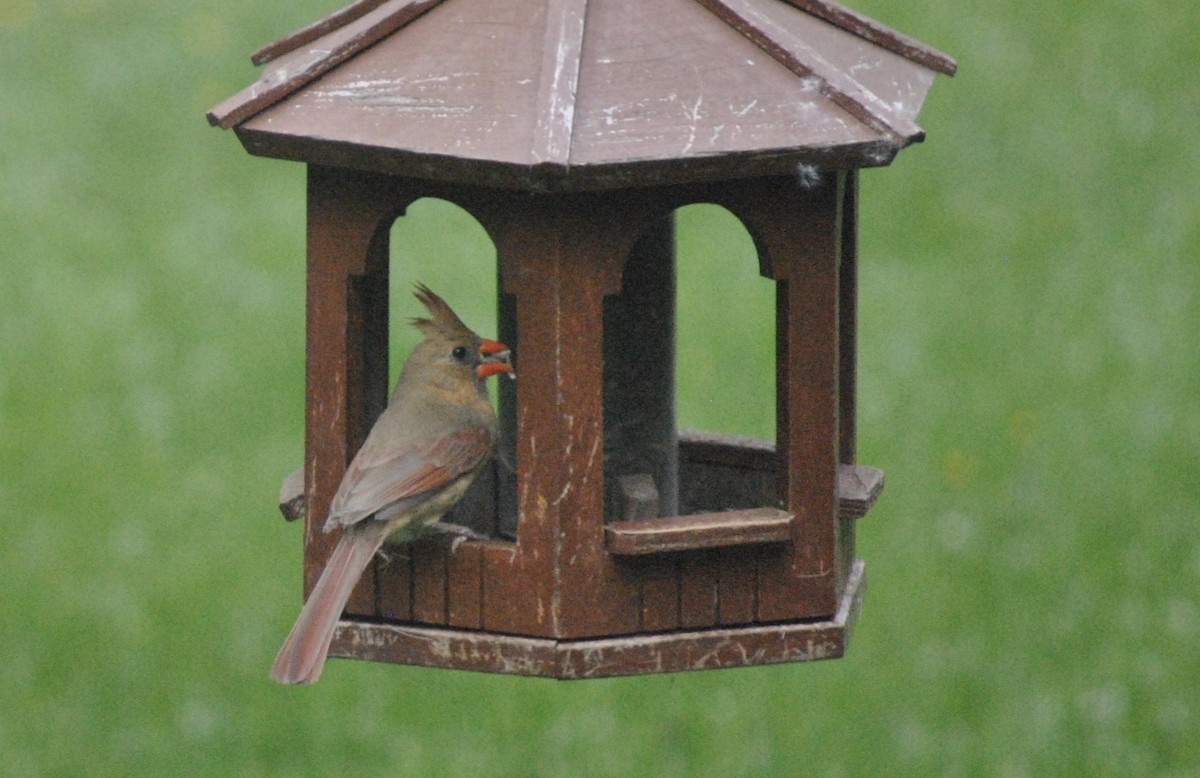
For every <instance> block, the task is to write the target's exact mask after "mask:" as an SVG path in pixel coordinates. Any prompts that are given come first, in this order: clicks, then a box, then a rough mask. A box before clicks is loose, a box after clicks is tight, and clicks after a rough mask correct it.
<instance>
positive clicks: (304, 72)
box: [208, 0, 442, 129]
mask: <svg viewBox="0 0 1200 778" xmlns="http://www.w3.org/2000/svg"><path fill="white" fill-rule="evenodd" d="M440 2H442V0H387V2H384V3H383V4H382V5H380V6H379V7H377V8H375V9H373V10H371V11H369V12H368V13H366V14H364V15H362V16H360V17H359V18H357V19H355V20H354V21H352V22H350V23H348V24H346V25H344V26H342V27H338V28H336V29H334V30H333V31H332V32H330V33H329V34H328V35H326V36H324V37H323V38H322V40H321V47H320V48H316V47H313V48H310V49H307V50H302V49H295V50H293V51H291V52H290V53H288V54H285V55H283V56H281V57H279V58H278V59H276V60H275V62H274V64H273V65H272V66H271V67H269V68H268V69H267V71H266V72H265V73H264V74H263V76H262V77H261V78H260V79H259V80H258V81H256V82H255V83H253V84H251V85H250V86H248V87H246V88H245V89H243V90H242V91H241V92H238V93H237V94H236V95H234V96H233V97H231V98H229V99H228V100H226V101H224V102H223V103H221V104H220V105H218V106H216V107H215V108H213V109H212V110H211V111H209V112H208V121H209V123H210V124H213V125H215V126H218V127H222V128H225V129H228V128H229V127H232V126H233V125H235V124H238V123H239V122H243V121H245V120H246V119H249V118H250V117H251V116H253V115H254V114H256V113H258V112H259V111H261V110H263V109H264V108H267V107H268V106H271V105H274V104H275V103H277V102H279V101H280V100H282V99H284V98H285V97H287V96H288V95H290V94H292V93H293V92H295V91H296V90H297V89H300V88H301V87H303V86H305V85H306V84H308V83H310V82H312V81H314V80H315V79H317V78H319V77H320V76H322V75H324V74H325V73H328V72H329V71H330V70H332V69H333V68H335V67H337V66H338V65H340V64H342V63H343V62H345V61H346V60H348V59H350V58H351V57H353V56H354V55H356V54H358V53H359V52H361V51H363V50H365V49H366V48H368V47H370V46H371V45H372V44H374V43H377V42H378V41H380V40H382V39H383V38H386V37H387V36H389V35H391V34H392V33H394V32H396V30H399V29H400V28H401V27H404V26H405V25H407V24H408V23H409V22H411V21H413V20H414V19H416V18H417V17H418V16H420V15H421V14H423V13H425V12H426V11H428V10H429V9H430V8H432V7H433V6H435V5H437V4H438V3H440Z"/></svg>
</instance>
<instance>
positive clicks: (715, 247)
mask: <svg viewBox="0 0 1200 778" xmlns="http://www.w3.org/2000/svg"><path fill="white" fill-rule="evenodd" d="M675 254H676V257H677V260H676V261H677V265H678V282H677V292H676V299H677V304H676V306H677V309H678V314H677V322H678V324H677V333H676V342H677V344H678V345H677V349H676V356H675V361H676V365H677V389H676V393H675V403H676V409H677V418H678V420H679V427H680V429H700V430H711V431H714V432H720V433H723V434H726V435H748V436H752V437H756V438H764V439H770V438H774V436H775V320H774V305H775V284H774V283H773V282H772V281H771V280H770V279H766V278H763V277H762V276H761V275H760V274H759V257H758V250H757V248H756V247H755V245H754V241H753V240H752V239H751V237H750V233H749V232H747V231H746V228H745V227H744V226H743V225H742V222H741V221H740V220H739V219H738V218H737V217H736V216H734V215H733V214H732V213H730V212H729V211H728V210H727V209H725V208H723V207H722V206H719V205H713V204H710V203H697V204H695V205H686V206H684V207H682V208H680V209H678V210H677V211H676V212H675Z"/></svg>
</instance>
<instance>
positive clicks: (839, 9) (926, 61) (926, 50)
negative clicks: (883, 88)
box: [780, 0, 958, 76]
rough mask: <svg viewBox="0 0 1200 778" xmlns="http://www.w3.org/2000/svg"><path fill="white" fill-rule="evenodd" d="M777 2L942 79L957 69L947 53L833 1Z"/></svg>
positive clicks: (796, 0)
mask: <svg viewBox="0 0 1200 778" xmlns="http://www.w3.org/2000/svg"><path fill="white" fill-rule="evenodd" d="M780 1H781V2H784V3H787V4H788V5H790V6H793V7H795V8H799V9H800V10H801V11H804V12H806V13H809V14H812V15H813V16H815V17H817V18H818V19H821V20H822V21H826V22H829V23H830V24H832V25H834V26H835V27H839V28H841V29H843V30H845V31H846V32H849V33H852V34H854V35H857V36H858V37H860V38H862V39H863V40H865V41H867V42H868V43H873V44H875V45H876V46H879V47H880V48H882V49H887V50H888V51H890V52H892V53H893V54H899V55H900V56H902V57H904V58H905V59H908V60H910V61H912V62H915V63H917V64H918V65H922V66H924V67H927V68H929V69H930V70H934V71H937V72H938V73H941V74H943V75H946V76H953V75H954V73H955V71H957V70H958V63H957V62H955V61H954V58H953V57H951V56H950V55H949V54H945V53H943V52H941V51H938V50H937V49H935V48H933V47H932V46H926V45H925V44H924V43H921V42H920V41H919V40H917V39H916V38H910V37H909V36H907V35H905V34H904V33H902V32H899V31H898V30H895V29H893V28H891V27H888V26H887V25H885V24H880V23H879V22H877V21H875V20H874V19H872V18H870V17H869V16H863V15H862V14H860V13H858V12H857V11H855V10H853V9H851V8H847V7H846V6H844V5H841V4H839V3H835V2H833V0H780Z"/></svg>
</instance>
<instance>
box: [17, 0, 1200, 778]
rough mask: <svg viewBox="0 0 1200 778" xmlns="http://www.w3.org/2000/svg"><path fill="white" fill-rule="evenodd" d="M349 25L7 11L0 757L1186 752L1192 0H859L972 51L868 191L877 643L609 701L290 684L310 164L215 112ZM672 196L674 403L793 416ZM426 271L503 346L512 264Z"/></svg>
mask: <svg viewBox="0 0 1200 778" xmlns="http://www.w3.org/2000/svg"><path fill="white" fill-rule="evenodd" d="M329 8H330V6H329V5H328V4H326V3H322V2H316V0H305V2H302V3H296V4H287V3H283V2H262V3H253V4H235V3H231V2H222V3H219V4H212V3H210V4H207V5H192V6H188V7H180V6H172V5H154V4H151V5H146V4H135V3H133V2H129V0H70V1H68V0H63V1H61V2H45V3H33V2H28V1H14V2H8V3H6V4H5V5H4V6H3V7H2V8H0V73H3V74H4V75H3V76H0V114H2V117H3V123H2V125H0V126H2V127H3V132H4V143H3V144H0V171H2V175H0V203H2V207H0V234H2V235H3V236H4V239H3V241H2V243H0V246H2V247H3V248H2V249H0V251H2V259H0V311H2V313H0V504H3V505H4V506H5V508H4V517H5V520H4V523H3V527H4V530H5V538H4V542H3V543H0V566H2V567H0V569H2V570H3V578H2V580H3V589H2V594H0V699H2V700H3V701H4V704H3V707H2V708H0V755H2V759H3V764H4V767H3V770H2V772H5V773H6V774H12V775H37V774H59V775H81V774H88V775H124V774H129V773H132V772H136V773H138V774H142V773H147V772H148V773H151V774H161V775H176V774H179V775H185V774H198V775H228V774H237V775H295V774H324V773H332V772H352V771H353V772H359V773H365V774H372V773H382V774H413V775H418V774H419V775H461V774H465V773H475V774H501V775H527V774H534V773H536V774H544V775H615V774H634V773H637V774H654V775H667V776H670V775H722V776H724V775H771V774H774V775H791V774H797V773H811V774H816V775H874V774H884V775H888V774H899V775H927V774H942V775H993V774H996V775H1046V774H1057V775H1189V774H1195V773H1196V772H1197V771H1200V741H1198V740H1197V738H1196V737H1195V735H1194V733H1195V731H1197V729H1198V728H1200V702H1198V701H1197V695H1196V692H1197V690H1198V689H1200V662H1197V661H1196V649H1195V647H1196V645H1197V643H1198V642H1200V543H1198V542H1197V540H1196V514H1197V511H1196V507H1195V501H1196V498H1197V496H1198V495H1200V489H1198V488H1197V483H1196V480H1197V475H1196V465H1195V462H1196V456H1195V451H1196V449H1197V447H1198V444H1200V413H1198V412H1197V404H1196V399H1195V398H1196V397H1197V396H1200V385H1198V384H1200V364H1198V358H1197V348H1196V342H1197V335H1198V334H1200V332H1198V330H1200V328H1198V326H1197V315H1196V313H1195V312H1194V310H1195V307H1196V303H1197V291H1198V290H1200V278H1198V275H1200V270H1198V269H1197V263H1196V261H1195V258H1196V257H1197V255H1200V227H1198V225H1200V198H1198V197H1197V191H1196V189H1197V187H1196V181H1197V180H1198V178H1200V144H1197V143H1196V141H1197V133H1196V130H1195V125H1194V123H1195V119H1196V117H1197V116H1198V115H1200V93H1197V92H1196V90H1195V89H1194V84H1193V83H1192V80H1191V79H1190V78H1189V76H1190V74H1191V73H1192V72H1193V70H1194V67H1195V61H1196V55H1197V53H1198V51H1197V46H1196V44H1195V40H1194V39H1195V35H1194V32H1195V30H1196V28H1197V26H1198V23H1200V10H1197V7H1196V6H1195V5H1193V4H1185V3H1182V2H1179V1H1178V0H1173V1H1172V2H1167V3H1160V4H1158V5H1156V6H1153V7H1149V6H1136V5H1126V4H1122V3H1117V2H1114V1H1113V0H1103V1H1102V2H1097V3H1083V2H1078V0H1072V1H1071V2H1065V3H1059V4H1055V5H1053V6H1038V7H1036V8H1034V7H1031V6H1029V5H1028V4H1023V3H1018V2H1015V0H998V2H994V3H989V4H986V6H982V7H964V6H963V5H962V4H957V3H950V2H946V1H945V0H934V1H932V2H925V3H921V4H911V3H904V2H900V0H862V2H859V3H857V4H856V8H857V9H858V10H861V11H863V12H864V13H867V14H869V15H872V16H875V17H876V18H879V19H881V20H883V21H884V22H886V23H888V24H891V25H893V26H895V27H898V28H899V29H902V30H904V31H905V32H907V33H909V34H911V35H914V36H916V37H918V38H920V39H922V40H925V41H928V42H930V43H932V44H934V45H936V46H938V47H940V48H943V49H945V50H947V51H949V52H950V53H952V54H954V55H955V56H956V57H957V58H958V60H959V62H960V66H961V72H960V74H959V75H958V76H956V77H955V78H954V79H953V80H946V79H940V80H939V82H938V83H936V84H935V85H934V89H933V91H932V94H931V96H930V99H929V101H928V103H927V106H926V108H925V110H924V112H923V114H922V116H921V124H922V126H924V127H925V128H926V129H927V130H928V131H929V140H928V142H927V143H926V144H924V145H922V146H917V147H915V148H912V149H909V150H907V151H905V152H904V153H903V154H901V156H900V157H899V159H898V160H897V162H896V163H895V164H894V165H892V166H891V167H890V168H888V169H885V170H878V171H869V172H867V173H865V174H864V176H863V180H864V193H863V234H862V240H861V257H862V300H861V314H860V315H861V319H862V322H861V324H862V341H861V343H862V354H861V419H860V429H861V441H860V457H861V459H862V460H863V461H864V462H867V463H870V464H875V465H878V466H880V467H883V468H884V469H885V470H886V472H887V474H888V492H887V493H886V494H885V496H884V498H883V500H882V501H881V502H880V504H879V505H878V507H877V508H876V509H875V510H874V511H873V512H872V513H871V515H870V517H869V518H868V520H867V521H866V523H864V524H863V526H862V528H861V530H860V545H861V548H860V554H861V556H863V557H864V558H865V559H866V560H867V563H868V570H869V574H870V578H871V589H870V592H869V594H868V598H867V602H866V607H865V609H864V614H863V619H862V621H861V623H860V625H859V628H858V630H857V632H856V633H855V642H854V645H853V646H852V648H851V652H850V654H849V656H848V657H847V658H845V659H843V660H840V661H836V662H825V663H817V664H813V665H809V666H804V665H793V666H782V667H768V668H754V669H747V670H738V671H723V672H715V673H698V674H687V675H677V676H661V677H646V678H636V679H618V680H608V681H596V682H588V683H580V684H556V683H554V682H549V681H540V680H531V679H516V678H502V677H501V678H495V677H490V676H482V675H475V674H466V673H455V672H445V671H435V670H427V669H419V668H395V667H383V666H374V665H368V664H362V663H349V662H338V663H336V664H335V665H334V666H332V667H331V668H330V670H329V672H328V673H327V674H326V676H325V678H323V679H322V681H321V683H320V684H319V685H317V686H316V687H314V688H312V689H308V690H302V691H297V690H295V689H283V688H279V687H276V686H275V685H273V684H271V683H270V682H269V681H268V680H267V678H266V669H267V666H268V665H269V663H270V660H271V658H272V656H273V655H274V652H275V650H276V648H277V645H278V642H279V640H280V639H281V638H282V636H283V634H284V632H285V631H286V629H287V627H288V625H289V624H290V622H291V620H292V618H293V617H294V615H295V610H296V607H297V605H298V601H297V588H298V576H299V570H300V564H299V537H298V533H297V531H296V529H295V528H294V527H286V526H284V524H283V523H282V522H281V521H279V520H278V517H277V516H276V514H275V509H274V505H273V503H274V498H275V491H276V488H277V486H278V483H279V480H278V479H279V478H280V477H281V476H282V475H283V474H284V473H286V472H287V471H288V470H290V469H291V468H292V467H294V466H295V465H296V463H297V462H298V461H299V458H300V456H301V446H302V430H301V425H302V420H303V419H302V415H303V414H302V409H303V354H304V344H303V318H302V314H303V310H302V309H303V289H304V279H303V263H302V255H303V170H302V167H301V166H299V165H294V164H287V163H283V162H272V161H268V160H261V159H255V158H251V157H248V156H247V155H246V154H245V153H244V152H243V151H242V150H241V149H240V147H239V146H238V145H237V143H236V141H235V140H234V138H233V137H232V136H231V135H230V134H228V133H221V132H218V131H216V130H213V129H210V128H208V127H207V126H206V125H205V123H204V121H203V112H204V111H205V110H206V109H207V108H208V107H210V106H211V105H212V104H214V103H215V102H217V101H218V100H220V99H221V98H223V97H225V96H227V95H228V94H230V93H232V92H233V91H235V90H236V89H238V88H240V87H241V86H243V85H244V84H245V83H247V82H248V81H249V80H250V79H251V78H253V76H254V73H255V71H254V70H253V69H252V68H251V67H250V66H249V64H248V63H247V59H246V55H247V53H248V52H249V51H251V50H252V49H253V48H255V47H256V46H257V45H259V44H261V43H263V42H265V41H268V40H272V39H273V38H275V37H278V36H279V35H280V34H281V33H283V32H285V31H287V30H290V29H292V28H294V27H296V26H299V25H301V24H303V23H306V22H308V21H310V20H311V19H313V18H315V17H316V16H318V15H319V14H321V13H323V12H325V11H327V10H329ZM434 211H435V212H431V214H430V215H429V216H428V217H425V216H422V217H421V219H420V221H421V222H422V224H425V219H426V218H427V219H428V220H429V222H428V224H425V226H424V227H423V229H425V230H426V231H427V233H426V234H428V235H430V236H435V237H436V236H438V235H439V234H441V235H445V234H447V232H448V231H449V230H448V229H447V226H446V224H447V223H442V222H440V221H439V220H440V219H442V218H443V217H442V216H440V215H438V214H437V213H436V209H434ZM680 221H681V232H682V234H681V238H680V241H681V244H683V246H684V250H685V257H684V259H683V260H681V273H682V275H681V291H680V295H681V300H682V301H683V306H684V307H685V308H686V311H688V312H694V311H700V312H703V315H702V316H700V317H695V316H693V315H691V314H688V315H686V316H684V317H682V320H681V325H680V326H681V360H680V361H681V382H682V383H683V384H684V388H683V396H682V398H681V416H682V417H683V419H684V422H685V423H687V424H697V425H701V426H705V427H708V428H713V429H723V430H725V431H731V432H749V433H753V434H765V433H767V432H769V430H770V427H771V420H770V415H769V414H770V412H771V408H770V402H769V400H768V401H766V402H765V403H764V402H760V401H758V400H757V399H752V401H750V402H742V403H741V404H740V407H739V403H738V398H741V397H745V396H746V393H745V392H744V391H742V389H741V386H740V384H741V382H742V381H743V380H744V381H745V384H746V385H751V384H753V385H756V386H757V385H759V382H758V381H756V380H754V379H753V378H746V377H747V376H754V375H756V374H755V373H754V372H753V371H755V370H760V371H761V370H762V368H761V367H755V362H754V360H753V359H750V360H749V361H745V362H744V361H741V360H744V359H745V358H746V357H747V355H751V356H752V355H754V354H756V353H761V334H756V333H761V332H763V331H764V330H763V328H766V329H767V330H768V331H769V326H770V325H769V322H770V315H769V311H768V310H766V309H765V307H764V306H767V305H769V299H770V295H769V289H768V291H767V292H765V293H764V292H763V291H762V290H763V289H764V288H766V287H765V285H764V284H763V282H761V281H759V280H758V279H757V278H755V277H754V275H753V269H752V267H747V262H746V261H741V260H739V261H737V262H730V261H729V256H728V255H729V254H736V253H737V252H739V251H743V250H744V248H745V246H744V243H743V236H742V235H740V234H739V233H738V231H737V228H730V227H729V226H728V222H727V221H725V220H724V219H723V217H722V216H721V214H720V212H715V213H714V212H713V211H712V210H711V209H707V210H706V209H704V208H699V209H693V210H691V211H688V212H685V213H684V214H683V215H681V217H680ZM398 229H400V228H398ZM403 229H408V228H407V227H403ZM706 246H707V247H708V249H707V250H705V247H706ZM419 262H420V260H414V263H416V264H414V265H413V266H412V268H411V270H412V278H422V279H423V280H426V281H427V282H428V283H430V284H431V285H434V287H435V288H438V289H449V288H454V292H453V293H452V294H451V293H450V292H447V295H448V296H451V297H453V302H454V303H455V304H456V305H458V306H461V307H462V308H464V309H465V310H464V317H465V318H467V319H468V321H471V322H473V323H476V324H478V325H479V326H480V327H481V328H482V324H483V323H486V321H487V318H486V317H487V316H489V315H490V313H489V312H488V311H487V307H486V305H485V304H480V303H475V305H477V306H478V307H477V308H476V309H475V310H471V307H470V306H471V305H472V303H471V302H469V301H486V300H487V299H489V297H490V294H491V291H490V290H491V289H492V288H494V287H492V286H490V285H491V284H494V280H493V279H492V278H491V277H490V275H489V274H487V273H479V274H471V275H466V274H461V273H459V274H456V273H455V272H454V270H453V267H454V266H453V265H452V264H451V262H450V261H449V260H447V261H445V262H444V263H442V262H440V260H439V259H435V258H432V257H431V258H428V259H426V260H424V262H425V263H426V264H425V265H421V264H419ZM735 265H736V268H735V267H734V266H735ZM409 280H410V279H409V278H401V279H397V281H398V282H400V283H407V282H408V281H409ZM747 299H749V300H752V301H754V302H753V303H752V304H751V305H750V306H747V307H749V308H752V309H753V310H748V311H746V312H745V315H743V312H742V311H741V310H740V308H741V307H742V305H743V301H745V300H747ZM411 313H412V310H411V308H403V307H402V308H401V309H400V315H405V316H407V315H411ZM714 322H720V324H714ZM714 332H716V333H717V334H718V335H720V337H714V336H713V333H714ZM759 374H762V373H759ZM765 375H767V376H768V380H769V373H766V374H765ZM750 396H751V397H752V398H754V397H755V396H754V395H752V394H751V395H750ZM763 396H764V397H768V398H769V392H768V393H767V394H764V395H763ZM710 400H711V401H710ZM756 411H757V412H756Z"/></svg>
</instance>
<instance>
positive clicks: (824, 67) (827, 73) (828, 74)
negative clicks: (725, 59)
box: [698, 0, 924, 145]
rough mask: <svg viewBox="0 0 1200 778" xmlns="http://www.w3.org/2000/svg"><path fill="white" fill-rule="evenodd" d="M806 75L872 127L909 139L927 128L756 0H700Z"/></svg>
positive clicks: (901, 140) (783, 62)
mask: <svg viewBox="0 0 1200 778" xmlns="http://www.w3.org/2000/svg"><path fill="white" fill-rule="evenodd" d="M698 1H699V2H700V3H701V4H702V5H704V6H705V7H707V8H708V9H709V10H711V11H712V12H713V13H714V14H716V15H718V16H719V17H720V18H721V19H723V20H725V22H727V23H728V24H729V25H730V26H732V27H734V28H735V29H737V30H738V31H739V32H741V33H742V34H743V35H745V36H746V37H747V38H748V39H749V40H751V41H753V42H754V44H755V45H757V46H758V47H759V48H761V49H762V50H763V51H765V52H766V53H768V54H770V55H771V57H772V58H774V59H775V60H776V61H777V62H779V63H780V64H781V65H783V66H784V67H786V68H787V69H788V70H790V71H792V72H793V73H795V74H796V75H797V76H799V77H800V78H807V77H815V78H816V79H817V80H818V87H819V89H820V91H821V94H823V95H825V96H826V97H828V98H829V99H830V100H832V101H833V102H834V103H835V104H837V105H838V106H839V107H840V108H842V109H843V110H844V111H846V112H847V113H849V114H850V115H851V116H853V117H854V118H856V119H858V120H859V121H861V122H862V123H863V124H865V125H867V126H868V127H871V128H872V129H874V130H876V131H878V132H881V133H885V134H887V135H890V136H894V137H895V139H896V141H897V142H898V143H901V144H903V145H907V144H908V143H911V142H913V141H917V140H920V139H921V138H923V137H924V132H923V131H922V130H921V128H920V127H918V126H917V125H916V124H914V123H913V122H912V120H911V119H909V118H908V117H906V116H903V115H901V114H898V113H897V112H896V110H895V109H894V108H893V107H892V106H891V105H889V104H888V103H886V102H884V101H883V100H882V99H881V98H880V97H879V96H878V95H876V94H875V93H874V92H871V91H869V90H867V89H864V88H863V86H862V85H861V84H859V83H858V82H857V81H855V80H854V78H852V77H851V76H850V75H849V74H848V73H846V72H844V71H842V70H839V69H837V68H836V67H834V66H832V65H831V64H830V63H829V62H828V61H827V60H826V59H825V57H823V56H822V55H821V54H820V53H819V52H818V51H817V50H815V49H814V48H813V47H812V46H811V45H810V44H809V43H808V42H807V41H806V40H804V39H802V38H800V37H798V36H797V35H795V34H794V33H793V32H792V31H791V30H789V29H787V28H786V27H783V26H781V25H779V24H777V23H776V22H775V20H774V19H772V18H771V17H770V16H769V15H768V14H766V13H764V12H763V11H764V9H763V8H760V7H759V5H758V4H757V3H756V2H754V0H698Z"/></svg>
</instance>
